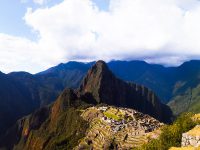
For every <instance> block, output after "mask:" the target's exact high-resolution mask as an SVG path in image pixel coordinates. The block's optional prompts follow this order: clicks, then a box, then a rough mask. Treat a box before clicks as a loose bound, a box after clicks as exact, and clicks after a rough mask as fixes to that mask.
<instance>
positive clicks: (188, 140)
mask: <svg viewBox="0 0 200 150" xmlns="http://www.w3.org/2000/svg"><path fill="white" fill-rule="evenodd" d="M181 146H182V147H185V146H193V147H199V146H200V125H197V126H196V127H195V128H193V129H192V130H190V131H188V132H187V133H183V134H182V142H181Z"/></svg>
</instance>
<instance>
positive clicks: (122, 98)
mask: <svg viewBox="0 0 200 150" xmlns="http://www.w3.org/2000/svg"><path fill="white" fill-rule="evenodd" d="M79 93H80V94H81V95H82V97H83V99H85V101H88V100H90V101H88V102H90V103H93V104H99V103H105V104H108V105H115V106H120V107H129V108H134V109H136V110H138V111H140V112H143V113H145V114H149V115H151V116H153V117H155V118H157V119H159V120H161V121H164V122H167V121H169V118H170V115H171V112H170V109H169V108H168V107H167V106H166V105H163V104H162V103H161V102H160V101H159V99H158V97H157V96H156V95H155V93H153V92H152V91H151V90H150V89H148V88H146V87H144V86H142V85H138V84H134V83H127V82H125V81H122V80H120V79H118V78H116V77H115V76H114V74H113V73H112V72H111V71H110V70H109V69H108V67H107V65H106V64H105V62H103V61H98V62H97V63H96V64H95V65H94V66H93V67H92V68H91V69H90V70H89V71H88V74H87V76H86V77H85V78H84V80H83V83H82V84H81V86H80V89H79Z"/></svg>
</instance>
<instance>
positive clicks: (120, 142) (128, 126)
mask: <svg viewBox="0 0 200 150" xmlns="http://www.w3.org/2000/svg"><path fill="white" fill-rule="evenodd" d="M81 116H82V117H83V119H84V120H86V121H88V122H90V123H89V128H88V130H87V132H86V135H85V137H84V138H82V139H81V140H80V142H79V145H78V146H77V147H76V148H75V149H77V150H78V149H111V148H117V149H132V148H134V147H138V146H141V145H143V144H144V143H146V142H148V140H150V139H152V138H157V137H158V135H159V128H160V127H161V126H162V125H163V124H162V123H160V122H159V121H157V120H156V119H154V118H152V117H150V116H149V115H144V114H142V113H140V112H138V111H136V110H133V109H127V108H119V107H113V106H101V107H89V108H87V109H86V110H82V115H81Z"/></svg>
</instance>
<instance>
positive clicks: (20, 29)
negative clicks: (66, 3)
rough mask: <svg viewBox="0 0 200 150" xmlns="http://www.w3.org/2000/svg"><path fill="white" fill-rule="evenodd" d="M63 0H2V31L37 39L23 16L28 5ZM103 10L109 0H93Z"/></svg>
mask: <svg viewBox="0 0 200 150" xmlns="http://www.w3.org/2000/svg"><path fill="white" fill-rule="evenodd" d="M60 2H62V0H49V1H48V2H47V3H45V4H44V5H40V4H37V3H34V2H33V1H32V0H24V2H22V0H21V1H20V0H0V33H6V34H10V35H15V36H22V37H27V38H31V39H33V40H34V39H35V38H36V35H35V34H34V32H32V31H31V29H30V27H29V26H27V25H26V23H25V21H24V19H23V17H24V15H25V13H26V11H27V8H28V7H31V8H33V9H37V8H43V7H51V6H53V5H55V4H57V3H60ZM93 2H94V3H96V4H97V6H98V7H99V8H100V9H102V10H107V9H108V6H109V0H93Z"/></svg>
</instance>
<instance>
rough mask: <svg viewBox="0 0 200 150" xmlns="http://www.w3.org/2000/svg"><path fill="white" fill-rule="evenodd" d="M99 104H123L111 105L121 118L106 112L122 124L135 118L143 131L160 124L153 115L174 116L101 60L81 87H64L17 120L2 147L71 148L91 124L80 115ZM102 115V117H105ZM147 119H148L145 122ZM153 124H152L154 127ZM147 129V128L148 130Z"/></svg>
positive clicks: (165, 118)
mask: <svg viewBox="0 0 200 150" xmlns="http://www.w3.org/2000/svg"><path fill="white" fill-rule="evenodd" d="M97 105H105V106H106V107H108V106H109V105H110V106H118V107H122V108H121V109H116V108H114V107H113V108H112V109H116V111H117V110H118V111H120V112H121V113H120V112H118V113H120V114H119V115H118V117H121V119H120V118H119V119H117V118H116V117H113V115H114V114H110V115H109V112H107V111H106V112H107V113H106V112H104V114H105V115H106V114H107V117H110V118H111V119H112V118H113V119H115V121H116V123H118V124H119V123H120V122H121V123H120V124H121V125H125V124H128V122H129V123H130V122H133V119H134V118H135V119H136V120H135V122H133V123H136V124H139V126H138V127H141V130H142V131H143V132H142V131H141V132H142V133H143V134H144V133H146V132H151V131H153V130H154V129H156V128H158V127H159V126H160V123H159V122H158V121H156V120H155V119H153V118H152V117H150V116H153V117H154V118H156V119H157V120H160V121H163V122H169V121H170V119H171V116H172V113H171V111H170V109H169V107H168V106H167V105H165V104H162V103H161V102H160V101H159V99H158V98H157V96H156V95H155V94H154V93H153V92H152V91H151V90H149V89H148V88H146V87H144V86H141V85H138V84H134V83H127V82H125V81H123V80H121V79H118V78H116V77H115V75H114V74H113V73H112V72H111V71H110V70H109V68H108V67H107V65H106V63H105V62H103V61H98V62H97V63H96V64H95V65H93V66H92V68H91V69H90V70H89V71H88V73H87V75H86V76H85V78H84V79H83V81H82V82H81V85H80V87H79V88H78V89H76V90H72V89H66V90H64V92H63V93H62V94H61V95H60V96H59V98H58V99H57V100H56V101H55V102H54V103H53V104H51V105H49V106H45V107H42V108H40V109H39V110H37V111H35V112H34V113H33V114H31V115H29V116H27V117H24V118H22V119H21V120H18V122H17V123H16V124H15V125H14V126H13V127H12V128H11V129H10V130H8V131H7V133H6V134H5V136H3V137H2V138H1V139H0V146H1V147H4V148H7V149H16V150H20V149H27V150H28V149H33V150H34V149H35V150H36V149H37V150H38V149H48V150H49V149H52V150H53V149H62V148H67V149H72V148H74V147H75V146H78V142H80V140H79V139H81V138H84V136H85V134H86V130H88V129H89V126H91V124H90V123H89V122H88V121H87V120H84V118H83V117H82V116H81V112H85V111H86V108H89V107H90V108H91V106H94V107H96V106H97ZM125 107H127V108H132V109H135V110H136V111H134V110H129V111H128V109H124V108H125ZM97 109H98V108H97ZM138 111H139V112H141V113H139V112H138ZM92 112H93V111H92ZM100 112H101V111H100ZM122 112H130V114H132V113H133V114H132V115H134V116H133V117H132V119H131V116H129V117H128V116H127V115H128V114H123V113H122ZM131 112H132V113H131ZM110 113H111V112H110ZM144 114H148V115H150V116H148V115H144ZM92 115H97V116H98V113H97V114H91V115H88V117H90V118H91V117H92ZM115 115H117V113H115ZM111 116H112V117H111ZM100 118H101V119H102V117H100ZM145 118H146V121H145V122H144V120H145ZM143 119H144V120H143ZM120 120H121V121H120ZM139 120H141V124H140V121H139ZM142 120H143V121H142ZM148 120H149V121H150V120H151V124H150V125H148ZM142 122H143V123H142ZM153 122H154V123H153ZM146 123H147V124H146ZM111 125H112V124H110V127H111ZM130 125H131V124H130ZM151 125H153V126H152V127H151ZM145 126H146V127H145ZM108 127H109V126H108ZM116 127H117V126H116ZM146 128H147V131H146V132H145V130H146ZM135 129H137V128H135ZM116 131H120V129H119V130H118V129H116ZM139 131H140V130H138V132H139ZM127 133H128V132H127ZM110 137H112V136H110ZM91 140H93V139H91ZM110 142H111V141H110ZM105 143H107V142H105ZM108 143H109V142H108ZM110 144H111V143H110ZM89 145H90V144H89ZM108 146H109V145H108ZM102 148H103V147H102Z"/></svg>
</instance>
